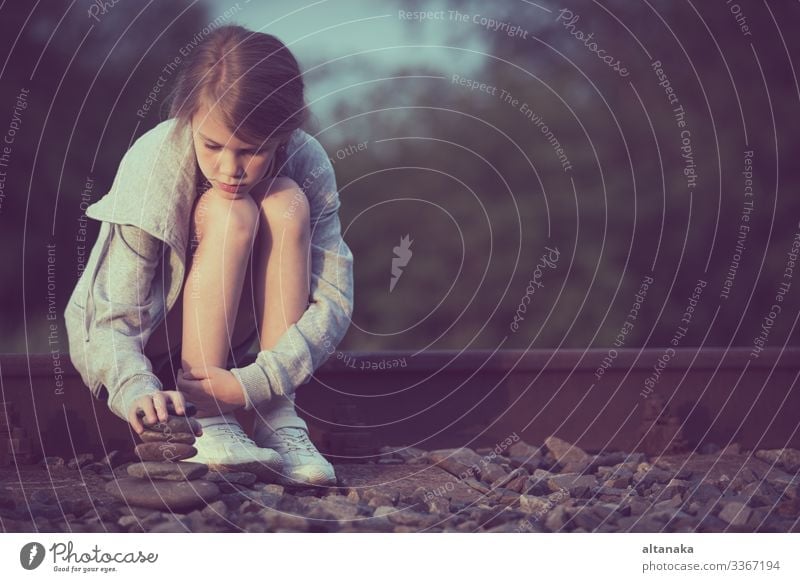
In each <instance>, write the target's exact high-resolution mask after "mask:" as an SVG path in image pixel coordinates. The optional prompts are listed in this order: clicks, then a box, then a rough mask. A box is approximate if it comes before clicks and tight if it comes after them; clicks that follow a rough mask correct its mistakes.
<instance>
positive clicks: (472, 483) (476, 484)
mask: <svg viewBox="0 0 800 582" xmlns="http://www.w3.org/2000/svg"><path fill="white" fill-rule="evenodd" d="M463 483H464V485H467V486H469V487H472V488H473V489H474V490H475V491H480V492H481V493H483V494H484V495H486V494H488V493H491V489H490V488H489V487H488V486H487V485H485V484H484V483H481V482H480V481H478V480H477V479H473V478H472V477H469V478H467V479H464V481H463Z"/></svg>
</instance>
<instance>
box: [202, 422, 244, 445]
mask: <svg viewBox="0 0 800 582" xmlns="http://www.w3.org/2000/svg"><path fill="white" fill-rule="evenodd" d="M209 428H210V429H213V430H214V432H219V433H222V434H224V435H226V436H229V437H231V438H233V439H234V440H236V441H239V442H240V443H242V444H246V445H253V446H255V444H256V443H255V442H254V441H253V439H251V438H250V437H249V436H247V434H245V432H244V429H243V428H242V427H241V426H239V425H238V424H212V425H211V426H208V427H206V428H205V429H203V430H206V429H209Z"/></svg>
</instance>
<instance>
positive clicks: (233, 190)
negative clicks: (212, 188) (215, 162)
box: [217, 182, 247, 194]
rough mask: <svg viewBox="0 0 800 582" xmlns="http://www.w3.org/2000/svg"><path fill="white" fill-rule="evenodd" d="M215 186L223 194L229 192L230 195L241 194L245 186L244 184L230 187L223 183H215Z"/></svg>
mask: <svg viewBox="0 0 800 582" xmlns="http://www.w3.org/2000/svg"><path fill="white" fill-rule="evenodd" d="M217 186H218V187H219V189H220V190H223V191H225V192H229V193H230V194H236V193H237V192H241V191H242V190H244V189H245V188H246V187H247V186H246V185H245V184H239V185H238V186H231V185H229V184H225V183H224V182H217Z"/></svg>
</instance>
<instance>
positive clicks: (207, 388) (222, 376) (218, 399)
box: [176, 366, 247, 417]
mask: <svg viewBox="0 0 800 582" xmlns="http://www.w3.org/2000/svg"><path fill="white" fill-rule="evenodd" d="M176 380H177V386H178V390H180V391H181V392H184V393H186V396H187V398H188V399H189V400H191V401H192V402H193V403H194V404H195V405H196V406H197V416H198V417H206V416H217V415H219V414H224V413H226V412H232V411H234V410H236V409H237V408H242V407H244V406H245V404H247V402H246V401H245V397H244V388H242V385H241V384H240V383H239V380H237V379H236V376H234V375H233V374H232V373H231V372H229V371H228V370H225V369H224V368H215V367H213V366H208V367H206V368H192V369H191V370H188V371H184V370H182V369H181V370H178V377H177V379H176Z"/></svg>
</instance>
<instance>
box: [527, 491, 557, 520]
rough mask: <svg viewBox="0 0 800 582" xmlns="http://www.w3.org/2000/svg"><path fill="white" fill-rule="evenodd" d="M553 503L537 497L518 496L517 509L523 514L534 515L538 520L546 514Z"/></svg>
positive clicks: (545, 498)
mask: <svg viewBox="0 0 800 582" xmlns="http://www.w3.org/2000/svg"><path fill="white" fill-rule="evenodd" d="M552 507H553V503H552V502H551V501H550V500H549V499H548V498H547V497H537V496H535V495H520V496H519V509H520V511H522V512H523V513H527V514H534V515H536V516H537V518H540V517H541V516H543V515H544V514H546V513H547V512H548V511H549V510H550V508H552Z"/></svg>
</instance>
